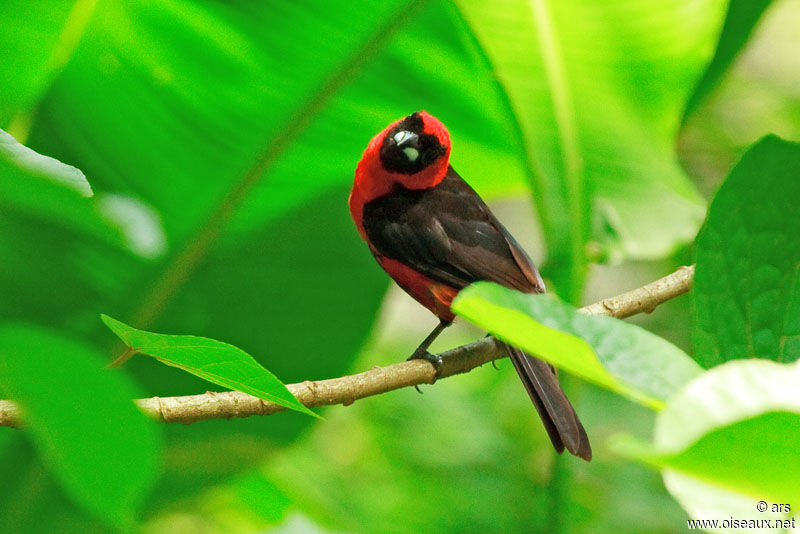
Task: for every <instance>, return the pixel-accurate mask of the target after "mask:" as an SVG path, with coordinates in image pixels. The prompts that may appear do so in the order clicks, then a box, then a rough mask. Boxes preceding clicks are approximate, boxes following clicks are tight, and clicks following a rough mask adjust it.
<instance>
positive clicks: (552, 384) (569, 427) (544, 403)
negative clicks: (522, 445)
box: [506, 345, 592, 462]
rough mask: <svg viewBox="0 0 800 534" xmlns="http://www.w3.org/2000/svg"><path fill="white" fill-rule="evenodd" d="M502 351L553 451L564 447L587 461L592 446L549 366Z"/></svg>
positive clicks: (517, 352)
mask: <svg viewBox="0 0 800 534" xmlns="http://www.w3.org/2000/svg"><path fill="white" fill-rule="evenodd" d="M506 350H507V351H508V356H509V357H510V358H511V362H512V363H513V364H514V369H516V370H517V374H518V375H519V377H520V379H522V383H523V384H524V385H525V389H526V390H527V391H528V395H530V397H531V400H532V401H533V405H534V406H536V411H537V412H539V417H541V418H542V422H543V423H544V428H545V430H547V434H548V435H549V436H550V441H552V442H553V447H555V448H556V451H558V453H559V454H561V453H562V452H564V447H566V448H567V450H568V451H569V452H571V453H572V454H574V455H575V456H578V457H579V458H583V459H584V460H586V461H587V462H588V461H589V460H591V459H592V446H591V445H590V444H589V438H588V437H587V436H586V430H584V429H583V425H582V424H581V422H580V420H579V419H578V415H577V414H576V413H575V410H574V409H573V408H572V404H570V402H569V399H567V396H566V395H565V394H564V390H563V389H561V384H559V383H558V379H557V378H556V375H555V373H554V372H553V369H552V367H550V365H549V364H547V363H546V362H543V361H542V360H538V359H536V358H534V357H532V356H528V355H527V354H525V353H524V352H522V351H521V350H519V349H517V348H515V347H512V346H511V345H506Z"/></svg>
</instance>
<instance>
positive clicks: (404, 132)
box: [392, 130, 413, 145]
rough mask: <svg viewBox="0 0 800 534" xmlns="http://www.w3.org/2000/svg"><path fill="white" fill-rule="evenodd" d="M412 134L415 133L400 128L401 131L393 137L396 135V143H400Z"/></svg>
mask: <svg viewBox="0 0 800 534" xmlns="http://www.w3.org/2000/svg"><path fill="white" fill-rule="evenodd" d="M411 135H413V134H412V133H411V132H409V131H407V130H400V131H399V132H397V133H396V134H394V135H393V136H392V137H394V142H395V144H398V145H399V144H401V143H402V142H403V141H405V140H406V138H408V137H410V136H411Z"/></svg>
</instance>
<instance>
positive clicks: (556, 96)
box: [458, 0, 724, 301]
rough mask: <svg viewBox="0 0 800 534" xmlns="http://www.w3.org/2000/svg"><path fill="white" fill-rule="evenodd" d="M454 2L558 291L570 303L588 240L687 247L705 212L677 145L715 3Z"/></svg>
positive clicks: (638, 254)
mask: <svg viewBox="0 0 800 534" xmlns="http://www.w3.org/2000/svg"><path fill="white" fill-rule="evenodd" d="M458 4H459V6H461V7H462V9H463V11H464V13H465V16H466V18H467V21H468V22H469V24H470V26H471V27H472V28H473V29H474V31H475V34H476V35H477V37H478V40H479V41H480V43H481V44H482V45H483V47H484V49H485V50H486V53H487V55H488V57H489V60H490V61H491V63H492V64H493V66H494V67H495V69H496V71H497V75H498V77H499V79H500V80H501V82H502V84H503V86H504V87H505V89H506V91H507V93H508V96H509V99H510V101H511V106H512V108H513V110H514V112H515V115H516V118H517V120H518V121H519V124H520V128H521V129H522V132H523V136H524V139H525V147H526V151H527V154H528V158H527V160H528V163H529V165H530V168H531V169H532V178H533V184H534V189H535V191H534V199H535V201H536V203H537V206H538V208H539V213H540V215H541V218H542V222H543V223H544V232H545V236H546V239H547V246H548V254H549V261H551V262H552V263H553V266H554V267H556V268H560V269H562V270H560V271H559V270H556V271H555V273H556V274H557V275H558V276H557V277H556V278H555V281H556V285H557V287H558V288H559V291H562V292H563V291H565V290H566V292H565V294H566V295H568V296H569V297H570V298H569V300H572V301H577V300H578V298H577V296H578V295H579V293H578V292H579V291H580V290H581V288H582V280H583V278H584V276H585V268H586V252H585V246H586V244H587V242H588V241H589V240H590V239H591V240H594V241H596V242H599V245H600V247H601V248H602V252H601V253H602V254H603V255H605V256H612V257H619V256H622V257H627V258H657V257H661V256H664V255H666V254H668V253H670V252H671V251H673V250H674V249H675V248H676V247H677V246H679V245H681V244H683V243H685V242H687V241H689V240H690V239H691V238H692V237H694V235H695V232H696V231H697V228H698V227H699V225H700V222H701V220H702V216H703V202H702V199H701V198H700V196H699V195H698V193H697V192H696V191H695V190H694V188H693V187H692V185H691V184H690V182H689V181H688V180H687V179H686V177H685V176H684V174H683V172H682V171H681V170H680V167H679V166H678V164H677V161H676V158H675V154H674V151H673V148H672V145H673V140H674V137H675V134H676V131H677V129H678V126H679V124H680V117H681V112H682V111H683V107H684V104H685V101H686V98H687V97H688V89H689V88H690V87H691V86H692V85H693V83H694V81H695V79H696V78H697V77H698V76H699V74H700V73H701V71H702V68H703V67H704V65H705V62H706V61H707V60H708V59H709V58H710V56H711V52H712V47H713V43H714V42H715V37H716V32H717V29H718V27H719V22H720V18H721V15H722V10H723V8H724V2H722V1H719V0H708V1H702V2H684V1H681V0H660V1H658V2H646V3H643V2H631V1H630V0H614V1H606V2H591V1H584V0H570V1H559V2H550V1H547V0H536V1H533V2H525V1H522V0H507V1H504V2H500V3H487V2H481V1H477V0H475V1H473V0H462V1H460V2H459V3H458ZM595 248H596V247H595Z"/></svg>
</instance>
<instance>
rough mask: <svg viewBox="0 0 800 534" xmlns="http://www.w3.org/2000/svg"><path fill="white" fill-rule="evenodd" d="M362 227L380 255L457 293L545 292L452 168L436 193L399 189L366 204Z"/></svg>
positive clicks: (525, 260) (521, 255)
mask: <svg viewBox="0 0 800 534" xmlns="http://www.w3.org/2000/svg"><path fill="white" fill-rule="evenodd" d="M363 221H364V229H365V231H366V233H367V237H369V240H370V242H371V243H372V247H373V249H374V251H375V252H376V253H377V254H380V255H382V256H385V257H388V258H392V259H395V260H398V261H400V262H402V263H404V264H405V265H408V266H409V267H411V268H413V269H415V270H416V271H418V272H420V273H422V274H424V275H426V276H428V277H430V278H432V279H434V280H436V281H438V282H442V283H444V284H447V285H449V286H451V287H454V288H456V289H462V288H464V287H466V286H467V285H469V284H471V283H472V282H476V281H479V280H488V281H491V282H496V283H498V284H502V285H504V286H506V287H510V288H513V289H516V290H519V291H524V292H526V293H541V292H543V291H544V284H543V283H542V279H541V277H540V276H539V273H538V272H537V271H536V267H534V265H533V262H531V260H530V258H528V255H527V254H526V253H525V251H524V250H522V248H521V247H520V246H519V244H517V242H516V241H515V240H514V238H513V237H512V236H511V234H509V233H508V230H506V229H505V228H504V227H503V225H502V224H500V222H499V221H498V220H497V219H496V218H495V217H494V215H492V213H491V212H490V211H489V208H488V207H487V206H486V204H485V203H484V202H483V200H481V198H480V197H479V196H478V194H477V193H475V191H473V190H472V188H471V187H470V186H469V185H468V184H467V183H466V182H465V181H464V180H462V179H461V177H460V176H459V175H458V174H456V172H455V171H454V170H453V168H452V167H450V168H449V169H448V171H447V175H446V176H445V178H444V180H442V181H441V182H440V183H439V184H438V185H437V186H435V187H433V188H430V189H425V190H419V191H418V190H410V189H405V188H403V187H401V186H398V187H396V188H395V190H394V191H393V192H392V194H390V195H387V196H384V197H381V198H378V199H376V200H373V201H372V202H369V203H367V204H366V205H365V206H364V215H363Z"/></svg>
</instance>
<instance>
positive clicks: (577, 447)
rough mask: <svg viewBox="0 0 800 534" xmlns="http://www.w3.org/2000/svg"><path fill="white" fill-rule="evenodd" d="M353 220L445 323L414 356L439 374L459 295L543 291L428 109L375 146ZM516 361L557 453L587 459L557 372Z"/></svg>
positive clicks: (354, 201)
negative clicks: (500, 288)
mask: <svg viewBox="0 0 800 534" xmlns="http://www.w3.org/2000/svg"><path fill="white" fill-rule="evenodd" d="M350 213H351V215H352V217H353V221H354V222H355V224H356V227H357V228H358V232H359V233H360V234H361V237H363V238H364V240H365V241H366V242H367V244H368V245H369V249H370V250H371V251H372V254H373V255H374V256H375V259H376V260H377V261H378V263H379V264H380V266H381V267H383V269H384V270H385V271H386V272H387V273H388V274H389V276H391V277H392V278H393V279H394V281H395V282H397V284H398V285H399V286H400V287H402V288H403V289H404V290H405V291H406V292H407V293H408V294H409V295H411V296H412V297H414V299H416V300H417V301H418V302H419V303H420V304H422V305H423V306H425V307H426V308H428V309H429V310H430V311H431V312H433V313H434V314H435V315H436V316H437V317H438V318H439V321H440V322H439V324H438V325H437V326H436V328H435V329H434V330H433V331H432V332H431V333H430V334H429V335H428V337H426V338H425V340H424V341H423V342H422V344H420V346H419V347H418V348H417V350H416V351H415V352H414V354H413V355H412V356H411V358H422V359H426V360H428V361H430V362H431V363H433V364H434V366H436V367H437V369H438V365H439V364H440V360H438V359H437V357H436V356H434V355H432V354H430V353H429V352H428V347H429V346H430V344H431V343H432V342H433V340H434V339H435V338H436V337H437V336H438V335H439V334H440V333H441V332H442V330H444V328H446V327H447V326H449V325H450V324H451V323H452V321H453V319H454V318H455V316H454V315H453V312H452V311H451V310H450V304H451V303H452V301H453V299H454V298H455V296H456V295H457V294H458V292H459V291H460V290H461V289H463V288H465V287H467V286H468V285H469V284H471V283H473V282H477V281H479V280H488V281H491V282H495V283H498V284H502V285H504V286H506V287H508V288H511V289H516V290H517V291H522V292H525V293H543V292H544V283H543V282H542V278H541V276H539V272H538V271H537V270H536V267H535V266H534V264H533V262H532V261H531V259H530V258H529V257H528V255H527V254H526V253H525V251H524V250H523V249H522V247H520V246H519V244H518V243H517V242H516V240H515V239H514V238H513V237H512V236H511V234H509V232H508V230H506V229H505V227H504V226H503V225H502V224H501V223H500V221H498V220H497V218H496V217H495V216H494V215H493V214H492V212H491V211H490V210H489V208H488V207H487V206H486V204H485V203H484V202H483V200H481V198H480V197H479V196H478V194H477V193H475V191H473V189H472V188H471V187H470V186H469V185H468V184H467V183H466V182H465V181H464V180H463V179H462V178H461V177H460V176H459V175H458V174H457V173H456V171H455V170H454V169H453V167H451V166H450V134H449V133H448V131H447V129H446V128H445V126H444V124H442V123H441V122H440V121H439V120H438V119H436V118H435V117H433V116H432V115H430V114H429V113H426V112H425V111H419V112H417V113H413V114H412V115H409V116H408V117H405V118H404V119H401V120H398V121H395V122H393V123H392V124H390V125H389V126H387V127H386V128H385V129H384V130H383V131H382V132H381V133H379V134H378V135H376V136H375V137H373V138H372V140H371V141H370V143H369V145H368V146H367V148H366V150H365V151H364V155H363V156H362V158H361V161H360V162H359V163H358V167H357V168H356V173H355V182H354V184H353V190H352V192H351V194H350ZM505 348H506V350H507V351H508V355H509V357H510V359H511V361H512V363H513V364H514V369H516V371H517V374H519V377H520V379H521V380H522V383H523V384H524V386H525V389H526V390H527V392H528V395H530V398H531V400H532V401H533V404H534V406H535V407H536V410H537V411H538V412H539V416H540V417H541V418H542V422H543V423H544V427H545V429H546V430H547V434H548V435H549V436H550V441H552V443H553V446H554V447H555V449H556V450H557V451H558V452H559V453H561V452H563V451H564V448H565V447H566V449H567V450H568V451H569V452H571V453H572V454H574V455H575V456H578V457H580V458H583V459H585V460H587V461H588V460H590V459H591V457H592V450H591V446H590V445H589V439H588V438H587V436H586V431H585V430H584V428H583V425H582V424H581V422H580V420H579V419H578V416H577V415H576V414H575V410H574V409H573V408H572V405H571V404H570V402H569V400H568V399H567V397H566V395H565V394H564V391H563V390H562V389H561V385H560V384H559V383H558V379H557V378H556V375H555V372H554V370H553V368H552V367H551V366H550V365H549V364H547V363H545V362H543V361H542V360H538V359H536V358H534V357H532V356H530V355H528V354H526V353H524V352H523V351H521V350H520V349H517V348H516V347H512V346H511V345H508V344H505Z"/></svg>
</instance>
